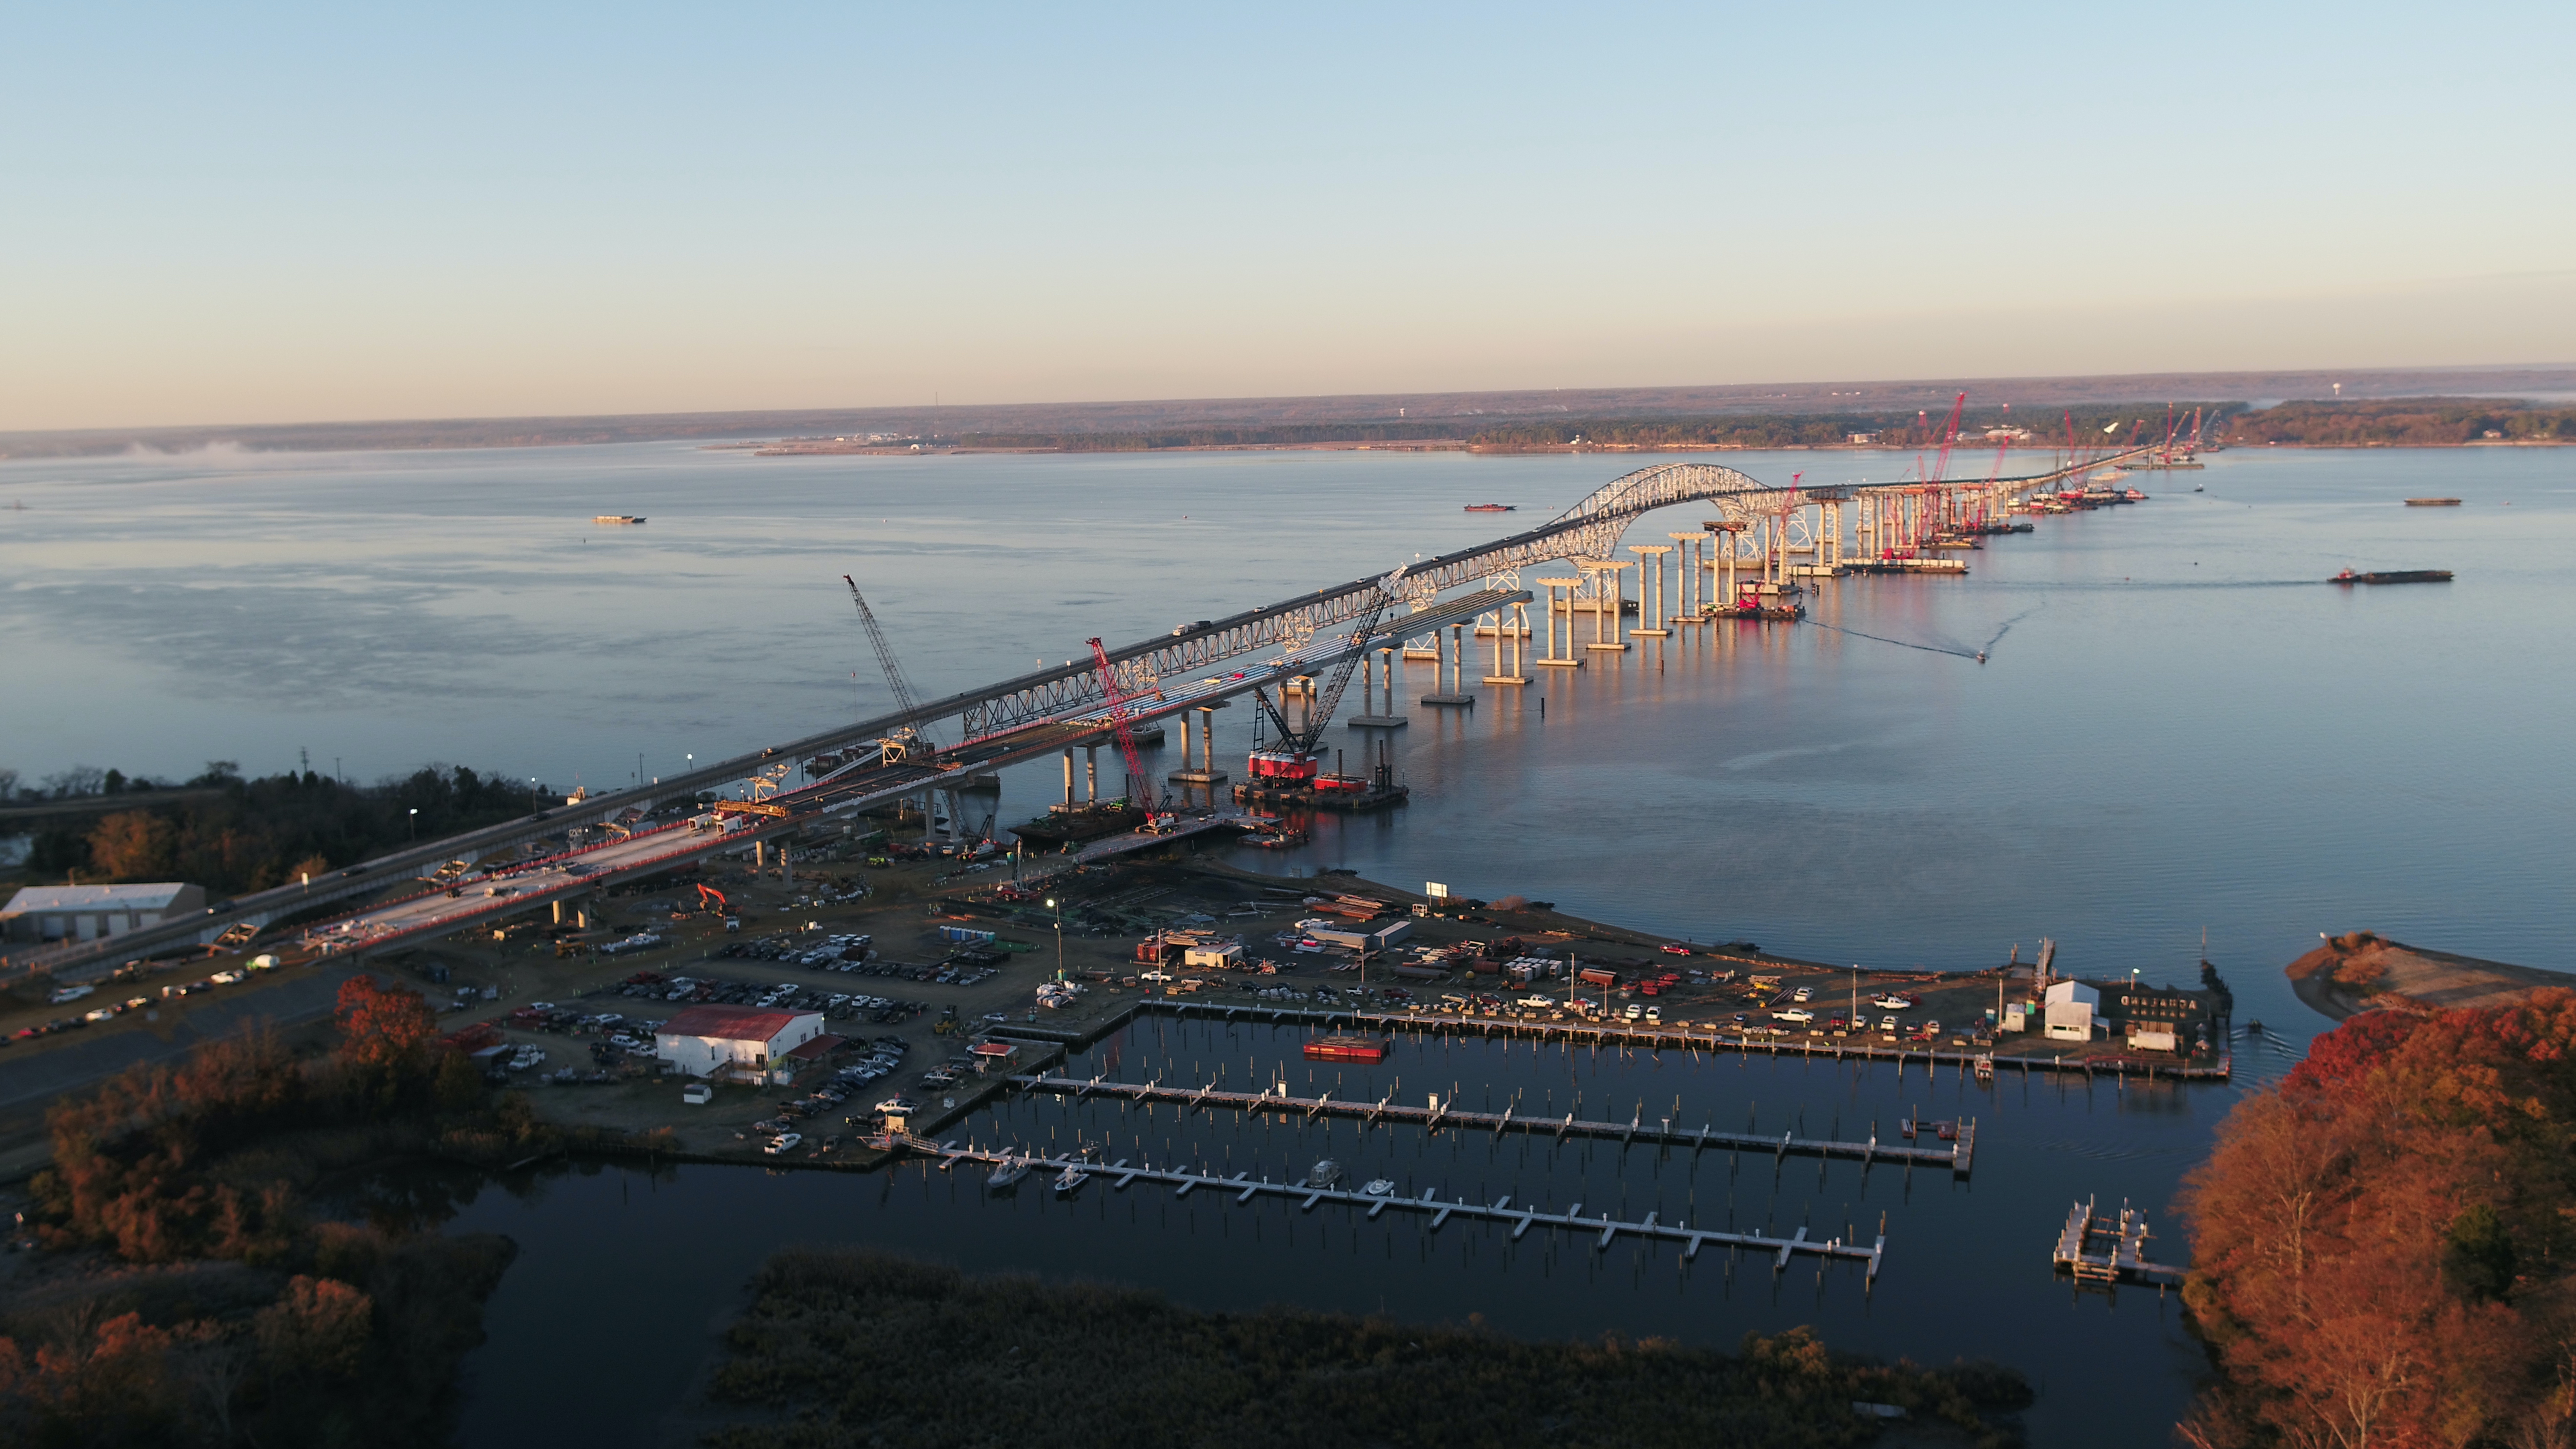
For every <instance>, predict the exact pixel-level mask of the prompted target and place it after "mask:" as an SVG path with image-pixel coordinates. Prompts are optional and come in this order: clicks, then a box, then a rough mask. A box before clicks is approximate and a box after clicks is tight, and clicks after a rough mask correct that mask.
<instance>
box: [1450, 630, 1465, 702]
mask: <svg viewBox="0 0 2576 1449" xmlns="http://www.w3.org/2000/svg"><path fill="white" fill-rule="evenodd" d="M1449 692H1450V693H1451V694H1464V693H1466V692H1467V626H1466V625H1464V624H1452V625H1450V626H1449Z"/></svg>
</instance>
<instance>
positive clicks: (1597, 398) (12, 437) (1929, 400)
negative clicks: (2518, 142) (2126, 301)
mask: <svg viewBox="0 0 2576 1449" xmlns="http://www.w3.org/2000/svg"><path fill="white" fill-rule="evenodd" d="M2337 389H2340V391H2339V392H2338V391H2337ZM1962 391H1965V392H1966V393H1967V394H1968V397H1969V404H1970V411H1971V412H1972V413H1975V412H1977V411H1978V410H1979V409H1981V408H1985V407H1989V406H1993V405H1998V404H2007V403H2008V404H2010V405H2011V406H2012V407H2013V408H2014V409H2015V411H2016V416H2018V417H2021V418H2038V419H2042V420H2044V421H2047V422H2048V426H2050V427H2054V426H2055V425H2056V424H2055V422H2054V421H2053V419H2054V418H2055V416H2056V415H2057V414H2059V413H2061V412H2063V411H2066V410H2069V409H2071V410H2073V411H2074V412H2075V413H2076V414H2077V415H2078V417H2079V420H2080V418H2081V416H2082V415H2083V414H2084V413H2085V412H2086V411H2087V410H2089V409H2098V408H2101V407H2105V406H2112V405H2116V407H2117V408H2118V409H2119V410H2120V411H2121V412H2122V413H2123V414H2124V415H2126V416H2137V415H2139V414H2138V413H2137V412H2136V411H2135V410H2137V409H2153V410H2155V411H2156V412H2158V413H2161V412H2162V410H2163V409H2164V408H2165V406H2166V404H2167V403H2168V402H2174V401H2178V400H2185V399H2198V400H2201V401H2203V402H2206V403H2212V404H2220V405H2234V406H2238V407H2243V406H2268V405H2270V404H2271V403H2272V402H2276V401H2279V400H2284V399H2298V398H2323V397H2327V396H2329V395H2332V396H2335V397H2338V398H2340V399H2341V400H2342V401H2344V402H2346V403H2356V402H2369V401H2373V400H2381V401H2385V400H2393V399H2422V398H2432V397H2452V398H2458V397H2472V396H2473V397H2479V398H2493V399H2497V400H2499V401H2501V400H2504V399H2510V398H2520V397H2558V396H2567V395H2571V394H2576V366H2570V365H2566V364H2560V365H2555V366H2518V367H2517V366H2497V367H2465V368H2460V367H2444V368H2378V369H2368V370H2361V371H2351V372H2346V371H2334V372H2324V371H2317V370H2302V371H2279V372H2248V371H2237V372H2163V373H2130V374H2091V375H2078V376H2060V377H1983V378H1943V379H1919V378H1918V379H1910V380H1907V379H1893V380H1890V379H1870V380H1860V381H1848V380H1847V381H1841V382H1833V381H1825V380H1818V381H1812V382H1787V383H1783V382H1771V383H1740V384H1736V383H1730V384H1708V385H1699V384H1692V385H1676V386H1649V387H1624V388H1519V389H1486V390H1467V389H1459V390H1452V391H1445V392H1434V391H1426V392H1410V393H1368V394H1362V393H1345V394H1321V395H1305V396H1277V397H1259V396H1255V397H1231V398H1157V399H1136V400H1127V401H1090V402H1054V403H968V404H956V403H951V404H948V405H946V406H939V405H911V406H896V407H846V408H765V409H727V410H721V411H719V410H697V411H669V412H652V413H641V412H639V413H609V414H552V415H545V414H539V415H522V416H517V417H483V418H408V419H406V418H372V419H353V420H347V421H338V422H301V423H200V424H189V425H181V426H169V425H137V426H118V427H91V428H53V429H10V430H6V431H0V458H10V459H21V460H23V459H29V458H72V457H102V456H113V455H116V454H120V453H127V452H137V451H139V452H142V453H145V454H150V453H186V452H192V451H196V450H200V449H210V448H214V449H220V448H235V449H242V450H245V451H253V452H333V451H346V452H387V451H397V450H408V449H457V448H542V447H567V446H572V445H575V444H585V443H588V444H598V443H640V442H689V441H697V442H704V443H714V442H717V441H720V440H731V441H736V442H740V441H741V440H747V439H761V438H768V439H785V438H800V437H803V438H813V437H842V436H853V437H861V438H864V437H866V436H867V435H869V434H876V435H879V436H880V437H889V438H901V439H903V440H905V441H906V442H907V443H909V442H910V441H911V440H913V439H915V438H960V437H973V436H978V435H981V436H997V435H1013V436H1015V437H1016V438H1021V439H1030V440H1032V441H1034V440H1035V439H1036V438H1041V437H1047V436H1059V437H1063V436H1077V435H1082V434H1119V433H1134V432H1156V431H1162V432H1175V431H1186V430H1202V431H1204V430H1210V429H1246V430H1252V429H1267V430H1278V431H1297V430H1316V431H1323V430H1331V431H1337V432H1338V431H1341V430H1343V429H1350V430H1352V431H1355V432H1356V431H1364V430H1372V429H1374V430H1380V431H1385V430H1403V431H1415V432H1419V433H1425V434H1428V433H1434V432H1443V431H1449V430H1456V431H1458V432H1462V433H1466V434H1471V435H1472V434H1473V433H1475V432H1478V431H1486V430H1492V429H1498V428H1517V427H1526V426H1530V425H1535V424H1546V423H1550V422H1556V423H1572V422H1586V423H1589V422H1593V421H1596V420H1599V421H1624V422H1631V423H1642V422H1649V421H1657V422H1664V421H1677V420H1688V419H1699V420H1710V419H1726V418H1746V417H1751V416H1754V415H1769V416H1773V417H1805V418H1820V417H1826V416H1843V415H1852V416H1861V415H1867V416H1870V417H1873V418H1876V419H1880V420H1882V422H1874V423H1871V424H1869V425H1868V426H1870V427H1878V426H1881V425H1883V423H1892V422H1894V421H1895V420H1896V419H1898V418H1901V419H1902V420H1903V423H1902V425H1903V426H1905V427H1907V428H1909V429H1911V430H1912V432H1913V433H1920V432H1921V431H1922V430H1923V429H1922V428H1921V427H1918V426H1916V425H1917V423H1918V420H1923V421H1925V422H1929V421H1937V420H1938V419H1939V417H1940V416H1941V415H1942V414H1943V413H1944V412H1945V411H1946V410H1947V409H1948V408H1949V407H1950V405H1951V403H1952V401H1953V400H1954V399H1955V398H1956V397H1957V395H1958V394H1959V393H1960V392H1962ZM2184 406H2186V407H2188V406H2190V403H2188V402H2185V403H2184ZM1909 435H1911V434H1909ZM1246 441H1262V440H1246ZM1280 441H1281V442H1283V443H1298V444H1302V443H1307V442H1312V441H1316V440H1315V439H1311V438H1292V439H1283V440H1280ZM1365 441H1369V442H1370V443H1371V450H1372V451H1374V450H1375V446H1376V444H1375V440H1373V439H1368V440H1365ZM1389 441H1390V442H1392V441H1398V440H1395V439H1389ZM1858 446H1867V445H1865V444H1864V445H1858ZM1209 450H1210V451H1218V450H1220V449H1217V448H1215V447H1211V448H1210V449H1209ZM1640 450H1641V451H1643V450H1645V448H1644V446H1643V445H1640ZM1656 450H1657V451H1701V449H1698V448H1679V447H1669V446H1667V447H1664V448H1659V449H1656ZM1540 451H1553V450H1552V449H1541V450H1540Z"/></svg>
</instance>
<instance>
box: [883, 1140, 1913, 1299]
mask: <svg viewBox="0 0 2576 1449" xmlns="http://www.w3.org/2000/svg"><path fill="white" fill-rule="evenodd" d="M876 1145H878V1146H880V1147H883V1148H885V1149H887V1150H890V1151H891V1150H906V1151H911V1152H916V1153H920V1154H922V1155H923V1156H926V1157H928V1156H935V1157H937V1158H938V1159H939V1161H938V1163H937V1166H938V1167H939V1168H940V1169H941V1170H943V1171H945V1170H948V1169H951V1168H954V1167H955V1166H956V1165H957V1164H958V1163H960V1162H981V1163H987V1164H990V1165H992V1166H995V1167H1000V1166H1004V1165H1006V1164H1014V1165H1018V1166H1020V1167H1022V1168H1024V1169H1027V1170H1028V1171H1030V1172H1031V1173H1036V1172H1040V1171H1043V1172H1049V1173H1054V1174H1057V1175H1058V1177H1059V1178H1062V1177H1064V1176H1066V1175H1068V1174H1071V1175H1073V1177H1072V1181H1073V1186H1072V1187H1071V1188H1070V1189H1067V1188H1063V1187H1059V1188H1058V1192H1059V1194H1060V1195H1070V1193H1071V1192H1075V1191H1079V1190H1080V1189H1081V1188H1082V1186H1084V1185H1086V1184H1087V1183H1088V1182H1089V1181H1090V1180H1091V1179H1093V1178H1106V1179H1108V1181H1109V1186H1110V1188H1111V1190H1112V1191H1121V1192H1123V1191H1125V1190H1126V1189H1127V1188H1128V1187H1129V1186H1131V1185H1133V1184H1135V1183H1138V1182H1153V1183H1166V1184H1169V1185H1170V1186H1171V1187H1172V1188H1173V1189H1174V1191H1173V1194H1172V1195H1173V1196H1174V1197H1186V1196H1188V1195H1189V1194H1190V1193H1192V1192H1195V1191H1198V1190H1200V1189H1210V1190H1213V1191H1216V1192H1220V1193H1226V1194H1230V1195H1231V1196H1232V1197H1233V1198H1234V1200H1235V1201H1236V1202H1238V1203H1248V1202H1250V1201H1252V1200H1253V1199H1254V1198H1256V1197H1264V1196H1267V1197H1274V1198H1293V1199H1295V1200H1296V1201H1297V1202H1298V1204H1299V1206H1300V1207H1301V1208H1303V1209H1304V1210H1306V1211H1309V1212H1311V1211H1313V1210H1314V1209H1315V1208H1316V1207H1317V1206H1319V1205H1321V1204H1323V1203H1328V1202H1329V1203H1339V1204H1342V1205H1344V1206H1348V1207H1361V1206H1365V1207H1366V1208H1367V1209H1368V1212H1367V1214H1366V1215H1367V1216H1368V1217H1371V1218H1374V1217H1376V1216H1377V1215H1378V1214H1380V1213H1382V1212H1385V1211H1386V1210H1387V1209H1389V1208H1396V1209H1400V1210H1402V1211H1405V1212H1412V1213H1424V1214H1428V1215H1429V1216H1430V1219H1431V1222H1430V1230H1431V1231H1432V1232H1438V1231H1439V1230H1440V1229H1441V1227H1442V1226H1443V1225H1445V1224H1446V1223H1447V1222H1448V1221H1449V1220H1450V1219H1451V1218H1453V1217H1455V1218H1464V1219H1467V1220H1469V1221H1475V1222H1486V1223H1492V1224H1495V1225H1497V1226H1501V1225H1506V1224H1508V1225H1509V1226H1510V1227H1511V1230H1512V1240H1513V1241H1515V1242H1517V1241H1519V1240H1520V1238H1521V1235H1522V1234H1524V1233H1527V1232H1528V1231H1529V1230H1530V1229H1531V1228H1533V1227H1539V1228H1551V1229H1555V1230H1558V1231H1561V1232H1568V1233H1574V1234H1578V1235H1588V1236H1590V1237H1591V1238H1592V1239H1593V1243H1592V1246H1593V1249H1594V1251H1596V1252H1597V1251H1600V1250H1603V1249H1606V1248H1608V1247H1609V1246H1610V1245H1611V1244H1612V1243H1613V1242H1616V1241H1617V1240H1618V1239H1620V1238H1622V1237H1628V1238H1640V1239H1644V1240H1646V1241H1649V1242H1665V1243H1678V1244H1680V1245H1681V1248H1682V1261H1684V1262H1691V1261H1693V1260H1695V1259H1697V1258H1698V1257H1699V1250H1700V1249H1701V1248H1702V1247H1704V1246H1707V1245H1710V1244H1715V1245H1716V1246H1718V1247H1722V1248H1736V1249H1742V1250H1745V1251H1748V1252H1756V1253H1762V1254H1766V1255H1768V1256H1769V1257H1770V1258H1771V1266H1772V1271H1773V1272H1778V1271H1780V1270H1781V1269H1784V1268H1786V1267H1788V1266H1789V1260H1790V1259H1791V1258H1792V1257H1794V1256H1797V1255H1799V1254H1807V1255H1809V1256H1812V1257H1816V1258H1827V1259H1832V1258H1840V1259H1846V1260H1850V1261H1854V1262H1859V1263H1862V1264H1865V1265H1867V1266H1866V1272H1865V1275H1864V1280H1863V1281H1864V1282H1868V1283H1875V1282H1877V1281H1878V1268H1879V1263H1880V1261H1881V1259H1882V1258H1883V1257H1884V1255H1885V1254H1886V1251H1887V1235H1886V1234H1885V1233H1884V1232H1882V1233H1880V1234H1879V1235H1878V1236H1877V1238H1876V1239H1874V1240H1873V1241H1872V1242H1871V1243H1870V1245H1869V1246H1868V1247H1865V1248H1864V1247H1862V1246H1860V1245H1859V1243H1858V1242H1856V1241H1853V1242H1846V1241H1844V1240H1843V1239H1841V1238H1822V1239H1819V1238H1811V1237H1809V1236H1808V1235H1807V1234H1808V1230H1807V1229H1806V1228H1803V1227H1802V1228H1799V1229H1798V1230H1797V1231H1796V1232H1795V1233H1793V1234H1791V1235H1790V1236H1788V1237H1785V1238H1783V1237H1779V1236H1776V1235H1774V1234H1770V1233H1745V1232H1735V1231H1731V1230H1728V1229H1723V1228H1702V1227H1693V1226H1692V1225H1690V1224H1689V1223H1686V1222H1683V1223H1667V1222H1664V1221H1662V1220H1661V1219H1662V1214H1661V1213H1648V1214H1646V1216H1645V1217H1644V1218H1643V1219H1641V1220H1636V1221H1624V1220H1621V1219H1616V1218H1613V1217H1611V1216H1610V1215H1609V1214H1608V1213H1603V1214H1601V1215H1600V1216H1598V1217H1589V1218H1587V1217H1585V1216H1583V1204H1581V1203H1579V1202H1578V1203H1575V1204H1574V1205H1573V1206H1571V1207H1569V1208H1567V1209H1566V1210H1565V1211H1564V1212H1561V1213H1560V1212H1549V1211H1546V1210H1544V1209H1541V1208H1536V1207H1514V1206H1512V1199H1511V1198H1510V1197H1509V1196H1504V1197H1501V1198H1497V1199H1495V1200H1494V1201H1492V1202H1469V1201H1467V1200H1466V1199H1465V1198H1462V1197H1460V1198H1451V1199H1449V1200H1447V1201H1445V1202H1444V1201H1442V1200H1441V1198H1440V1196H1439V1191H1440V1190H1439V1189H1438V1188H1427V1189H1425V1190H1424V1191H1423V1192H1422V1194H1421V1195H1420V1196H1418V1197H1410V1196H1397V1195H1396V1194H1394V1193H1392V1192H1388V1193H1371V1192H1366V1191H1357V1190H1353V1189H1350V1188H1343V1187H1332V1186H1317V1185H1316V1184H1314V1183H1311V1182H1272V1181H1270V1180H1268V1179H1267V1178H1255V1177H1253V1176H1252V1174H1251V1173H1249V1172H1238V1173H1235V1174H1234V1175H1232V1176H1230V1177H1220V1176H1217V1175H1216V1174H1214V1173H1207V1172H1197V1171H1192V1170H1190V1169H1188V1168H1177V1167H1155V1166H1152V1165H1151V1164H1142V1165H1140V1164H1136V1163H1131V1162H1129V1161H1128V1160H1127V1159H1125V1158H1123V1157H1122V1158H1120V1159H1118V1160H1117V1161H1115V1162H1109V1163H1103V1162H1098V1161H1095V1160H1092V1159H1088V1158H1081V1157H1040V1156H1036V1155H1034V1154H1029V1153H1019V1152H1012V1151H1009V1150H1007V1149H1001V1148H979V1147H968V1146H960V1145H958V1144H957V1143H955V1142H935V1141H932V1140H930V1139H928V1138H924V1137H914V1136H905V1135H893V1136H888V1137H884V1138H880V1139H877V1141H876Z"/></svg>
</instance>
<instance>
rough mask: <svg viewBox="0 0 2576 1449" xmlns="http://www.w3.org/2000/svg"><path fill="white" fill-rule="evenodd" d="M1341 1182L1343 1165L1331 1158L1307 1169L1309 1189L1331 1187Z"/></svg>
mask: <svg viewBox="0 0 2576 1449" xmlns="http://www.w3.org/2000/svg"><path fill="white" fill-rule="evenodd" d="M1341 1180H1342V1165H1341V1164H1340V1163H1338V1162H1335V1161H1334V1160H1333V1159H1331V1158H1329V1157H1327V1158H1325V1159H1324V1160H1323V1161H1321V1162H1318V1163H1316V1164H1315V1165H1314V1166H1313V1167H1310V1168H1308V1169H1306V1185H1307V1186H1308V1187H1331V1186H1332V1185H1333V1184H1334V1183H1337V1182H1339V1181H1341Z"/></svg>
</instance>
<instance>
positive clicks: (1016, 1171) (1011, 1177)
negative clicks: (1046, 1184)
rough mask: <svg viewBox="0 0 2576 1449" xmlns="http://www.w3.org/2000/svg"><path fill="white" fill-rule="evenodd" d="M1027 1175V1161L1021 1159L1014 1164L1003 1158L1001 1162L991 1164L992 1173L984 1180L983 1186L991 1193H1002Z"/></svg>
mask: <svg viewBox="0 0 2576 1449" xmlns="http://www.w3.org/2000/svg"><path fill="white" fill-rule="evenodd" d="M1028 1175H1029V1160H1028V1159H1027V1158H1025V1157H1023V1158H1021V1159H1019V1160H1018V1161H1016V1162H1014V1161H1012V1160H1011V1159H1010V1158H1007V1157H1005V1158H1003V1159H1002V1160H1001V1161H999V1162H997V1163H994V1164H993V1170H992V1172H991V1173H990V1174H988V1175H987V1176H986V1177H985V1179H984V1186H985V1187H986V1188H987V1189H988V1190H990V1191H993V1192H1003V1191H1007V1190H1008V1189H1010V1188H1011V1187H1012V1186H1014V1185H1016V1184H1017V1183H1018V1182H1019V1180H1020V1179H1021V1178H1024V1177H1026V1176H1028Z"/></svg>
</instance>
